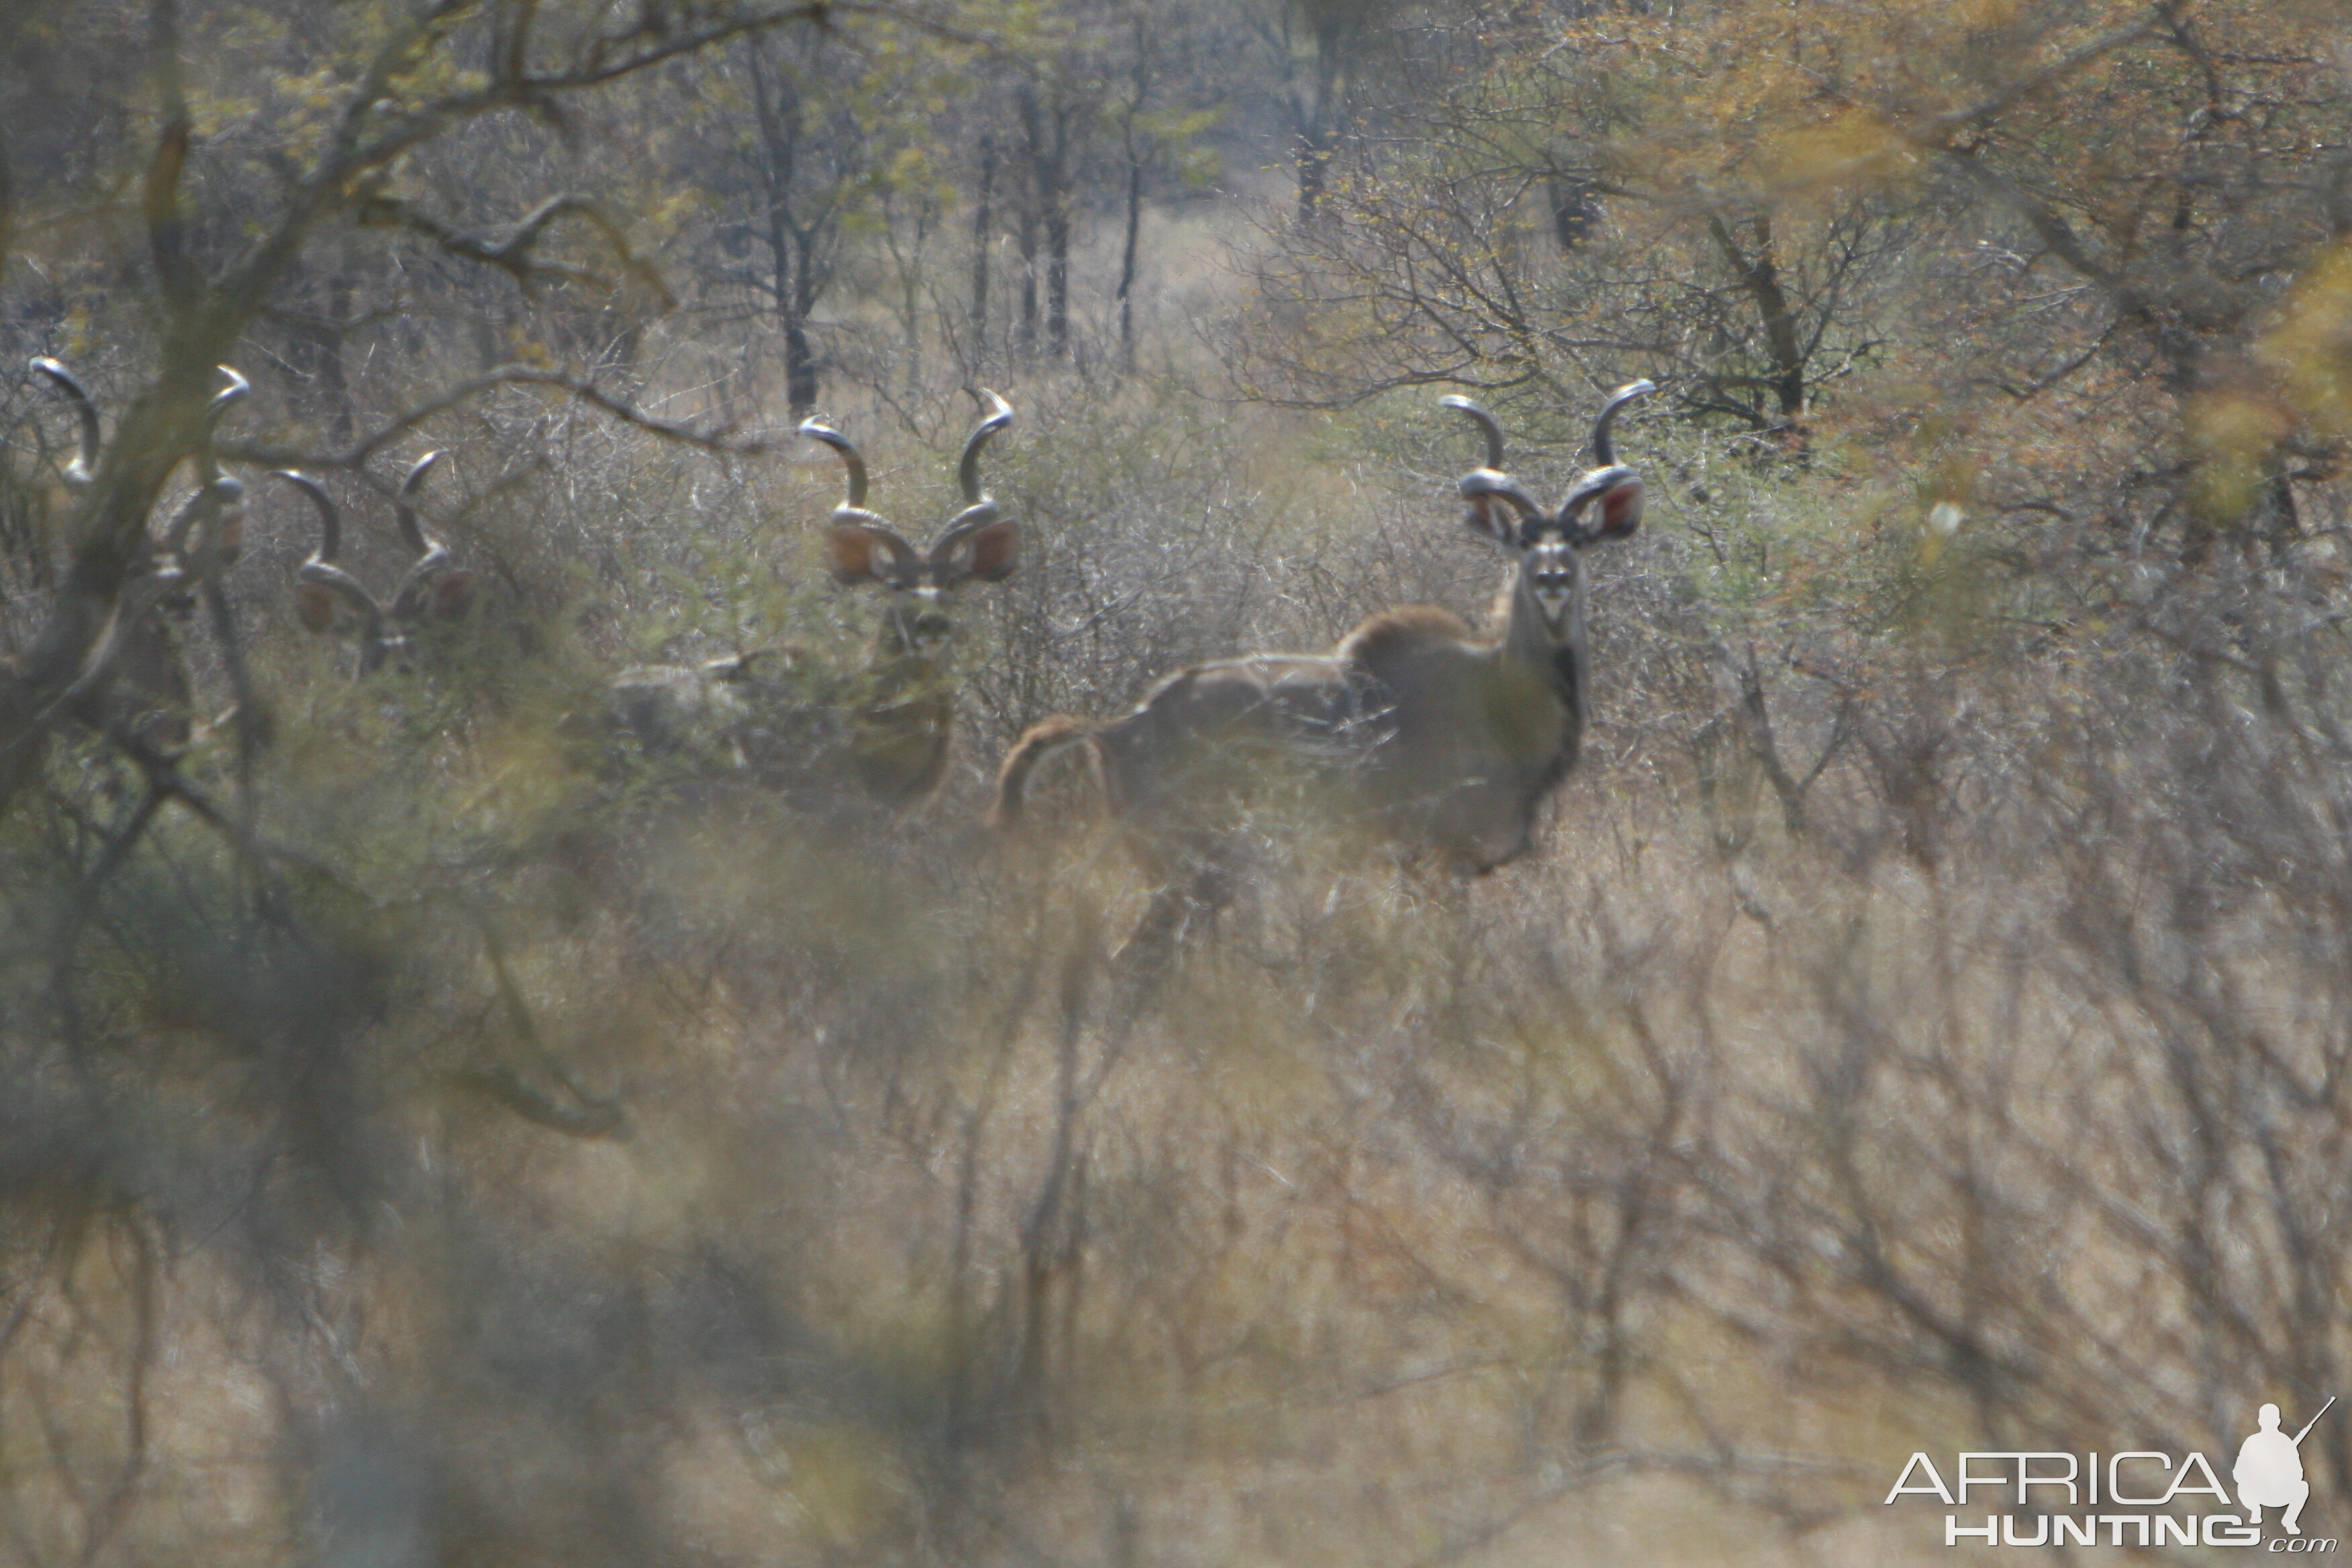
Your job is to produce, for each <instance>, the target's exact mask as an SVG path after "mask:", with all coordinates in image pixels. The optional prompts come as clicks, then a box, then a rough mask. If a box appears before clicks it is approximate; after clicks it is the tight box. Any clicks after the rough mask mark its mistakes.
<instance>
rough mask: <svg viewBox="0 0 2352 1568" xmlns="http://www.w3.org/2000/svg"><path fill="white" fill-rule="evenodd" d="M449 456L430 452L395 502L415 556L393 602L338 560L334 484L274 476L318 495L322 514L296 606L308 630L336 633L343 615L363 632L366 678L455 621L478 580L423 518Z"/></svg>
mask: <svg viewBox="0 0 2352 1568" xmlns="http://www.w3.org/2000/svg"><path fill="white" fill-rule="evenodd" d="M444 455H445V454H443V453H441V452H437V451H435V452H427V453H425V456H423V457H422V458H418V459H417V460H416V461H415V463H413V464H411V465H410V466H409V469H408V472H407V473H406V474H405V475H404V477H403V478H402V479H401V482H400V489H399V490H398V491H397V492H396V495H395V497H394V502H393V516H394V521H396V522H397V523H398V525H399V528H400V536H401V540H402V542H404V543H405V544H406V545H407V547H408V549H409V551H410V552H411V553H412V555H413V557H414V559H413V560H412V561H411V563H410V564H409V567H408V570H407V571H406V572H405V573H404V574H402V576H401V579H400V585H399V586H398V587H397V588H395V589H394V591H393V595H392V597H391V598H390V599H389V600H382V599H378V598H377V597H376V596H375V595H373V594H371V593H369V592H368V591H367V589H366V588H365V587H364V586H362V584H361V583H360V581H359V579H358V578H356V577H353V576H352V574H351V573H350V572H348V571H347V570H345V569H344V567H343V565H342V563H341V562H340V561H338V560H337V559H336V557H337V556H338V555H339V554H340V553H341V551H342V543H343V528H342V514H341V511H340V510H338V509H337V508H336V506H335V500H334V498H333V497H332V496H331V495H329V494H328V493H327V490H326V487H325V486H323V485H321V484H320V483H319V481H318V480H316V479H312V478H310V475H308V474H304V473H298V472H296V471H295V470H293V469H290V468H281V469H279V470H278V471H276V472H274V473H272V474H271V475H270V478H272V479H283V480H285V481H286V482H287V483H288V484H289V485H292V486H293V487H294V488H295V489H299V490H300V491H301V492H302V493H303V494H304V495H306V496H308V497H310V504H311V506H312V507H313V508H315V509H316V510H317V511H318V514H319V545H318V548H317V549H315V550H313V551H312V552H310V559H309V560H307V561H305V562H303V563H302V564H301V567H300V568H299V570H298V571H297V572H296V574H295V589H294V595H295V597H294V607H295V614H296V616H298V617H299V619H300V620H301V623H302V626H303V627H304V629H305V630H308V631H311V632H326V631H330V630H331V629H332V628H333V627H334V626H335V623H336V621H337V619H338V616H337V611H338V610H339V609H340V610H341V611H343V612H345V614H344V616H343V617H342V618H343V619H344V620H345V622H346V624H347V625H349V626H351V627H352V630H353V631H354V632H355V634H356V637H357V641H358V644H359V668H358V673H359V674H360V675H362V676H363V677H364V676H369V675H373V674H374V673H375V672H376V671H377V670H380V669H382V668H384V667H385V666H386V665H387V664H394V663H401V662H404V661H405V660H406V659H407V658H408V651H409V643H408V634H409V633H410V631H412V630H413V629H415V627H416V626H419V625H421V624H423V623H425V622H427V621H433V620H443V619H449V618H452V617H454V616H457V615H461V614H463V613H464V611H465V606H466V603H467V598H468V597H469V596H470V593H471V585H472V584H471V579H470V577H469V576H468V575H467V574H466V573H463V572H460V571H458V570H457V568H456V567H455V566H453V565H452V564H451V563H450V557H449V548H448V546H447V545H446V544H444V543H442V542H440V541H439V540H437V539H435V538H434V537H432V536H431V535H430V534H428V533H426V532H425V530H424V527H423V525H422V524H420V523H419V522H418V521H417V520H416V512H415V506H414V504H413V503H414V501H415V496H416V491H417V489H418V488H419V487H421V486H422V485H423V484H424V482H425V475H427V474H428V473H430V472H432V469H433V465H434V464H436V463H437V462H439V461H440V460H441V458H442V457H443V456H444Z"/></svg>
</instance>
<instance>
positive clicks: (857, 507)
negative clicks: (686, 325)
mask: <svg viewBox="0 0 2352 1568" xmlns="http://www.w3.org/2000/svg"><path fill="white" fill-rule="evenodd" d="M978 396H979V397H980V399H981V402H982V418H981V421H980V423H979V424H978V425H977V426H974V427H973V429H972V431H971V435H969V436H968V437H965V439H964V444H963V450H962V453H961V457H959V458H958V459H957V463H956V479H957V483H958V486H959V489H960V490H961V495H962V498H963V504H962V506H961V510H958V511H957V512H956V513H955V514H954V516H952V517H951V518H950V519H949V521H948V522H947V523H946V525H945V526H944V527H942V528H941V529H940V531H939V533H938V534H937V535H936V536H935V537H934V538H933V539H932V541H931V542H930V545H929V548H927V549H919V548H917V547H916V546H915V545H914V544H913V543H912V542H909V541H908V539H907V537H906V536H905V535H904V534H902V533H901V532H900V531H898V528H897V527H895V526H894V525H893V524H891V523H890V522H889V521H887V520H885V519H884V518H883V517H882V516H881V515H880V514H879V513H877V512H875V511H872V510H867V507H866V498H867V492H868V490H869V489H870V488H871V486H870V481H869V479H868V476H867V473H866V460H865V458H864V457H863V456H861V455H860V454H859V452H858V450H857V447H856V444H855V443H853V442H852V441H851V440H850V439H849V437H846V436H844V435H843V434H842V433H841V432H840V431H838V430H835V429H834V428H833V427H832V426H827V425H823V424H820V423H818V422H817V421H816V420H814V419H811V420H808V421H806V422H804V423H803V425H802V426H801V427H800V433H801V434H802V435H803V436H806V437H809V438H810V439H812V440H815V441H821V442H823V443H824V445H826V446H828V447H832V448H833V449H834V451H835V452H836V453H838V454H839V455H840V458H841V461H842V465H843V468H844V472H845V494H844V496H843V499H842V500H841V502H840V504H839V505H837V506H835V508H834V510H833V515H832V517H831V518H830V519H829V520H828V521H827V522H826V525H825V531H824V545H825V559H826V563H827V566H828V568H829V569H830V571H831V574H832V576H833V579H834V581H835V583H837V584H841V585H842V586H844V587H856V586H860V585H865V586H870V587H874V588H877V589H879V590H880V591H881V592H882V594H883V595H884V602H883V606H882V616H881V619H880V623H879V625H878V626H877V627H876V630H875V635H874V639H873V642H872V644H871V646H870V647H869V649H868V652H867V657H866V664H865V667H864V668H862V669H860V670H857V671H855V672H849V673H846V674H845V675H844V676H842V677H839V678H835V679H822V678H820V679H814V680H812V679H795V678H794V676H795V675H796V674H803V673H804V672H803V671H797V670H787V672H786V673H785V674H784V675H782V676H778V675H772V674H769V673H767V671H766V669H765V668H763V664H764V665H768V666H773V665H777V664H784V665H789V666H799V665H801V664H802V663H803V661H802V660H800V659H799V658H797V657H796V656H794V655H792V654H790V653H784V654H774V655H760V654H753V655H749V656H745V657H741V658H725V659H719V660H714V661H713V662H711V663H709V664H707V665H703V666H701V667H699V668H680V667H676V666H656V667H652V668H640V669H634V670H629V671H626V672H625V673H624V674H623V675H622V676H621V677H620V678H619V679H616V680H615V681H614V685H613V709H614V716H615V717H616V718H617V719H618V720H619V721H620V722H621V724H622V725H623V726H624V727H625V728H626V729H628V730H629V731H632V732H633V733H634V734H635V736H636V738H637V740H638V742H640V743H641V744H642V745H643V746H644V747H645V749H646V750H647V751H648V752H667V751H675V750H677V748H678V747H679V746H680V745H681V744H682V743H683V742H684V739H685V737H686V736H687V735H688V734H689V733H691V732H693V731H698V730H699V731H705V732H706V733H708V732H713V731H715V734H716V738H717V739H718V740H719V743H720V744H721V745H722V746H723V748H724V749H725V750H726V751H727V752H729V753H730V756H731V758H732V759H733V760H734V761H735V762H736V763H739V764H740V766H741V767H743V768H744V769H746V770H748V771H749V772H750V773H751V774H752V775H753V776H754V777H755V778H757V779H759V780H761V782H763V783H765V784H770V785H772V786H773V787H778V788H782V789H785V790H787V791H793V790H796V789H799V788H801V787H803V786H808V785H815V786H819V787H821V788H824V789H826V790H833V789H836V788H837V787H839V786H841V785H847V786H848V787H849V788H851V789H854V790H855V791H856V794H857V795H859V796H861V797H862V798H864V799H866V800H868V801H872V802H874V803H876V804H878V805H885V806H889V807H894V808H899V807H908V806H912V805H918V804H919V803H921V802H923V801H925V800H928V799H929V798H930V796H931V795H933V794H934V793H935V792H936V791H937V790H938V788H939V786H940V781H941V780H942V779H944V778H945V777H946V774H947V768H948V759H949V754H950V742H951V741H952V740H953V737H954V728H955V691H956V688H955V677H954V669H953V665H952V662H951V655H952V642H953V637H954V631H955V619H954V609H955V605H954V595H955V594H956V592H957V590H958V589H960V588H961V587H962V586H963V585H964V584H969V583H999V582H1003V580H1004V579H1005V578H1007V577H1009V576H1011V575H1012V574H1013V569H1014V568H1015V567H1016V566H1017V565H1018V564H1019V552H1020V542H1021V530H1020V524H1019V523H1017V522H1015V521H1012V520H1010V519H1008V518H1006V517H1004V516H1003V509H1002V508H1001V507H999V505H998V504H997V502H996V501H995V500H994V499H993V498H992V497H991V496H990V495H988V493H987V492H986V490H985V489H983V488H982V485H981V479H980V463H981V457H982V453H983V452H984V451H985V449H986V447H987V446H988V443H989V441H990V439H991V438H992V437H994V436H995V435H997V433H998V432H1000V431H1002V430H1003V429H1004V428H1005V427H1006V426H1009V425H1011V424H1012V423H1013V410H1012V408H1011V407H1010V406H1009V405H1007V404H1006V403H1005V402H1004V400H1003V398H1001V397H999V396H997V395H996V394H994V393H993V392H990V391H988V390H986V389H985V388H982V389H981V390H980V392H979V393H978Z"/></svg>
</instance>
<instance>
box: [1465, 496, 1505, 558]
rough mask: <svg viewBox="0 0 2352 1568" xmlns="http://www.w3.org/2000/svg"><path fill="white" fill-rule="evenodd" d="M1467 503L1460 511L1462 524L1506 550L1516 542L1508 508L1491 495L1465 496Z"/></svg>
mask: <svg viewBox="0 0 2352 1568" xmlns="http://www.w3.org/2000/svg"><path fill="white" fill-rule="evenodd" d="M1465 500H1467V501H1468V502H1469V505H1468V507H1466V508H1465V510H1464V511H1463V513H1462V526H1463V527H1465V528H1466V529H1468V530H1469V531H1471V532H1473V533H1475V534H1476V535H1477V536H1478V537H1479V538H1481V539H1486V540H1492V541H1493V542H1495V543H1496V544H1499V545H1501V546H1503V548H1505V549H1506V550H1507V549H1509V548H1510V547H1511V546H1512V545H1513V544H1515V543H1516V542H1517V540H1518V532H1517V525H1516V524H1514V523H1513V522H1512V521H1511V516H1510V511H1509V509H1508V508H1507V507H1504V506H1503V505H1501V504H1500V503H1499V502H1497V501H1496V500H1495V498H1494V497H1493V496H1489V495H1476V496H1469V497H1465Z"/></svg>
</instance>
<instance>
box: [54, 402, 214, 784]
mask: <svg viewBox="0 0 2352 1568" xmlns="http://www.w3.org/2000/svg"><path fill="white" fill-rule="evenodd" d="M218 368H219V371H220V374H221V375H222V376H223V377H224V378H225V380H226V385H225V386H223V387H222V389H221V390H220V391H219V392H218V393H216V394H215V395H214V396H213V399H212V401H211V403H210V404H208V405H206V407H205V419H204V429H203V434H202V436H201V437H200V445H199V448H198V452H197V468H198V475H197V488H196V489H195V491H194V493H193V494H192V495H190V496H189V497H188V499H187V500H185V501H184V502H183V503H181V506H180V509H179V510H178V511H177V512H175V513H174V514H173V517H172V520H171V521H170V522H168V523H167V524H165V525H164V528H163V531H162V532H161V533H160V534H158V533H155V532H152V531H150V532H149V533H148V534H147V535H146V537H145V541H144V544H143V548H142V553H141V556H140V559H139V560H138V562H137V563H135V564H134V566H133V568H132V570H131V574H130V577H129V580H128V582H127V583H126V584H125V586H124V588H123V590H122V593H121V596H120V597H119V598H118V599H117V601H116V603H115V607H114V614H113V616H112V617H111V618H110V621H109V623H108V626H107V628H106V630H105V632H104V633H103V635H102V636H101V637H100V639H99V641H98V644H97V646H96V647H94V648H92V650H91V652H90V655H89V659H88V660H87V662H86V663H85V666H84V670H83V673H82V675H81V676H80V678H79V679H77V680H76V682H75V690H74V691H73V692H72V693H70V694H69V698H70V700H71V701H72V702H73V703H74V704H75V708H76V710H79V711H80V712H82V713H83V714H84V715H85V717H87V718H88V719H89V721H90V722H91V723H92V724H93V725H94V726H95V727H97V728H100V729H109V728H114V727H120V728H121V730H122V731H124V732H126V733H128V734H131V735H132V736H135V737H136V738H138V739H139V740H141V741H142V742H145V743H148V744H152V745H154V746H157V747H159V748H161V749H162V750H163V751H165V752H174V751H177V750H179V749H180V748H182V747H184V746H185V745H186V744H187V743H188V741H189V738H190V735H191V733H192V729H193V725H192V720H191V712H192V709H193V703H194V693H193V691H192V689H191V688H190V686H189V682H188V672H187V666H186V663H185V661H184V658H183V657H182V654H181V650H180V639H181V628H182V627H183V626H184V625H185V623H186V622H187V620H188V618H189V616H190V614H191V612H192V611H193V609H194V605H195V601H196V595H197V594H198V592H199V590H200V589H202V588H203V587H204V586H205V584H207V583H208V582H210V581H212V580H213V579H215V578H216V577H217V575H218V574H220V573H221V572H223V571H225V570H226V569H227V568H228V567H229V566H231V565H233V564H235V563H236V557H237V554H238V552H239V551H240V549H241V547H242V544H243V540H244V529H245V487H244V485H242V484H240V483H239V482H238V481H237V480H236V479H232V478H230V477H228V476H227V475H225V474H223V473H222V472H221V471H220V468H219V465H218V464H217V463H216V462H215V460H214V458H213V456H212V446H213V436H214V432H215V430H216V429H217V428H218V426H219V425H220V421H221V417H222V416H224V415H226V413H227V412H228V411H229V410H230V409H231V408H232V407H234V406H236V405H237V404H238V403H240V402H242V401H244V399H245V398H246V397H247V396H248V395H250V394H251V393H252V391H253V388H252V386H251V385H250V384H248V383H247V381H246V379H245V377H243V376H241V375H239V374H237V373H236V371H234V370H231V369H230V368H229V367H228V366H226V365H222V366H219V367H218ZM32 369H33V371H34V372H35V373H36V374H38V375H40V376H41V377H42V378H43V379H45V380H47V382H48V383H49V384H51V385H52V386H55V387H56V388H57V389H58V391H59V392H61V393H63V394H64V395H65V396H66V398H67V400H68V402H70V403H71V404H72V405H73V408H74V413H75V416H76V417H77V419H78V421H79V432H78V435H79V439H78V441H77V444H76V451H75V454H74V457H73V458H72V460H71V461H69V462H68V463H67V464H66V466H65V468H64V469H63V477H64V479H65V482H66V487H67V489H68V490H70V491H72V492H73V493H75V494H76V495H79V494H80V493H81V492H83V491H85V490H87V489H89V486H90V484H91V482H92V481H93V480H95V479H97V477H98V469H99V464H100V459H101V457H102V455H103V452H104V429H103V426H102V423H101V421H100V416H99V411H98V404H97V402H96V401H95V400H94V399H93V398H92V397H91V396H90V395H89V389H88V388H87V387H85V386H83V385H82V384H81V381H80V379H79V377H78V376H76V375H75V374H73V373H72V372H71V371H69V370H68V369H67V368H66V367H65V366H64V365H63V364H60V363H58V361H56V360H53V359H46V358H44V359H36V360H34V361H33V362H32Z"/></svg>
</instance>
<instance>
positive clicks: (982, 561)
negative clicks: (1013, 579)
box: [964, 518, 1021, 583]
mask: <svg viewBox="0 0 2352 1568" xmlns="http://www.w3.org/2000/svg"><path fill="white" fill-rule="evenodd" d="M970 543H971V565H970V566H968V567H966V568H965V569H964V575H965V576H967V577H977V578H979V579H980V580H981V581H982V582H983V583H1002V582H1003V581H1004V580H1005V579H1006V578H1007V577H1010V576H1012V575H1013V568H1014V567H1016V566H1018V565H1020V564H1021V555H1020V552H1021V525H1020V524H1019V523H1017V522H1014V521H1013V520H1012V519H1010V518H1007V519H1006V520H1005V521H1003V522H992V523H990V524H989V525H988V526H987V527H986V528H983V529H980V530H977V531H974V533H973V534H972V536H971V540H970Z"/></svg>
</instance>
